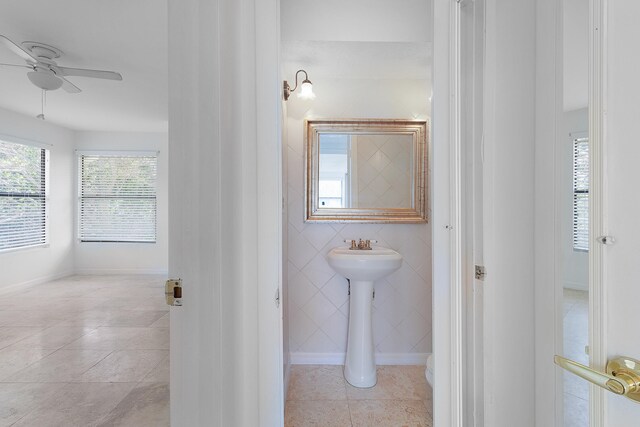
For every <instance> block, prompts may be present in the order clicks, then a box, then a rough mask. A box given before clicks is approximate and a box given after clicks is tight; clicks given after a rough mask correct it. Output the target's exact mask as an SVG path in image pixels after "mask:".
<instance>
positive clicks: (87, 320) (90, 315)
mask: <svg viewBox="0 0 640 427" xmlns="http://www.w3.org/2000/svg"><path fill="white" fill-rule="evenodd" d="M166 313H167V312H166V311H160V310H156V311H151V310H147V311H134V310H118V309H104V308H96V309H93V310H87V311H83V312H78V313H77V314H75V315H74V316H72V317H69V318H68V319H66V320H65V321H63V322H62V323H61V325H72V326H73V325H76V326H88V327H98V326H114V327H116V326H123V327H147V326H150V325H152V324H153V323H155V322H156V321H157V320H158V319H160V318H161V317H162V316H164V315H165V314H166Z"/></svg>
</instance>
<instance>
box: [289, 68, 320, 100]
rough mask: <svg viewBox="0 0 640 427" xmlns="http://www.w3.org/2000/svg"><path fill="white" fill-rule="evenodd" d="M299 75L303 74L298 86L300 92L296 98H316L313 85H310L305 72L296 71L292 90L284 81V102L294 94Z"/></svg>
mask: <svg viewBox="0 0 640 427" xmlns="http://www.w3.org/2000/svg"><path fill="white" fill-rule="evenodd" d="M300 73H304V80H303V81H302V83H301V84H300V92H298V98H302V99H314V98H315V97H316V94H315V93H313V84H312V83H311V80H309V76H308V75H307V72H306V71H305V70H298V71H296V85H295V86H294V88H293V89H291V86H289V83H288V82H287V81H286V80H285V81H284V100H285V101H286V100H287V99H289V96H290V95H291V92H295V90H296V89H297V88H298V74H300Z"/></svg>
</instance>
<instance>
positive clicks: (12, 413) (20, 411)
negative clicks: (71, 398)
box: [0, 383, 65, 427]
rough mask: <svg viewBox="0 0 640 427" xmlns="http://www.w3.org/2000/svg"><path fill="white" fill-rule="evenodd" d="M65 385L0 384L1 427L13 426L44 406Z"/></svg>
mask: <svg viewBox="0 0 640 427" xmlns="http://www.w3.org/2000/svg"><path fill="white" fill-rule="evenodd" d="M64 386H65V384H57V383H49V384H41V383H40V384H17V383H0V426H2V427H4V426H10V425H13V423H15V422H16V421H18V420H19V419H20V418H22V417H24V416H25V415H27V414H28V413H29V412H31V411H32V410H34V409H36V408H38V407H41V406H43V405H44V404H45V403H46V401H47V400H49V399H51V398H52V397H54V396H55V395H56V393H58V391H59V390H60V389H61V388H63V387H64Z"/></svg>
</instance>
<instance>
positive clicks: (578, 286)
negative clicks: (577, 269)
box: [563, 280, 589, 291]
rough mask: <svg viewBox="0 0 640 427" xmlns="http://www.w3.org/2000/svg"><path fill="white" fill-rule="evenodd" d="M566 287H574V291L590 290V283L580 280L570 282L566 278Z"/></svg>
mask: <svg viewBox="0 0 640 427" xmlns="http://www.w3.org/2000/svg"><path fill="white" fill-rule="evenodd" d="M563 287H564V288H565V289H572V290H574V291H588V290H589V284H585V283H579V282H570V281H568V280H565V282H564V286H563Z"/></svg>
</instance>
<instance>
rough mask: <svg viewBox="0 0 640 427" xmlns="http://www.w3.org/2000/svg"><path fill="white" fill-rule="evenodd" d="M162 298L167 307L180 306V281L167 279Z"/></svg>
mask: <svg viewBox="0 0 640 427" xmlns="http://www.w3.org/2000/svg"><path fill="white" fill-rule="evenodd" d="M164 297H165V299H166V300H167V305H171V306H174V307H181V306H182V279H169V280H167V281H166V282H165V284H164Z"/></svg>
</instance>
